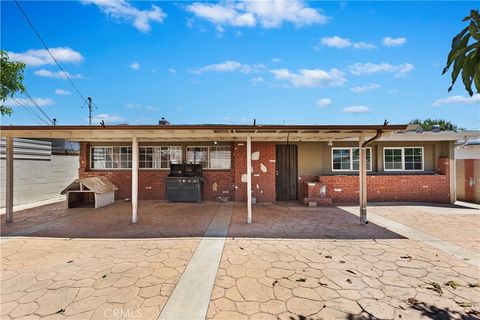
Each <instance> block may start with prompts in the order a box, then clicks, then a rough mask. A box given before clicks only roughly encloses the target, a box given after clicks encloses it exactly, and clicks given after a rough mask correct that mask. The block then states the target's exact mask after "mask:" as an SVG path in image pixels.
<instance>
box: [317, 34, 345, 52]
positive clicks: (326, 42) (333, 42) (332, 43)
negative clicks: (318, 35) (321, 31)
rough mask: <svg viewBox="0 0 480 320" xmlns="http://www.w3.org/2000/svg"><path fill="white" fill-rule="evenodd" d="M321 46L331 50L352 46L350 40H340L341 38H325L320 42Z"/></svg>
mask: <svg viewBox="0 0 480 320" xmlns="http://www.w3.org/2000/svg"><path fill="white" fill-rule="evenodd" d="M320 44H321V45H322V46H326V47H330V48H338V49H342V48H348V47H350V46H351V45H352V42H351V41H350V39H344V38H340V37H339V36H333V37H324V38H322V39H321V40H320Z"/></svg>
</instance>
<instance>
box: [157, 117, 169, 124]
mask: <svg viewBox="0 0 480 320" xmlns="http://www.w3.org/2000/svg"><path fill="white" fill-rule="evenodd" d="M158 124H159V125H161V126H166V125H169V124H170V122H168V121H167V119H165V118H164V117H162V119H160V121H158Z"/></svg>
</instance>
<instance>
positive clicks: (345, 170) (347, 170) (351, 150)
mask: <svg viewBox="0 0 480 320" xmlns="http://www.w3.org/2000/svg"><path fill="white" fill-rule="evenodd" d="M353 149H359V147H333V148H331V151H330V165H331V168H332V172H359V170H356V169H353ZM366 149H368V150H370V169H369V168H367V171H372V167H373V163H372V148H371V147H367V148H366ZM334 150H350V169H334V168H333V151H334ZM367 163H368V160H367Z"/></svg>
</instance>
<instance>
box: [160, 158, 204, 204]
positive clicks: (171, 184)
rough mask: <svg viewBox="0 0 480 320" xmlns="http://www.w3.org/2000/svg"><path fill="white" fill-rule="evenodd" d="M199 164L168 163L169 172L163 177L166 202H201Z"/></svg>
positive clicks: (201, 180)
mask: <svg viewBox="0 0 480 320" xmlns="http://www.w3.org/2000/svg"><path fill="white" fill-rule="evenodd" d="M204 182H206V180H205V179H204V178H203V177H202V165H201V164H178V163H171V164H170V174H169V175H168V177H167V178H166V179H165V187H166V188H165V189H166V193H165V194H166V200H167V201H168V202H201V201H202V184H203V183H204Z"/></svg>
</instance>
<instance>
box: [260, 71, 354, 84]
mask: <svg viewBox="0 0 480 320" xmlns="http://www.w3.org/2000/svg"><path fill="white" fill-rule="evenodd" d="M270 72H271V73H272V74H273V75H274V77H275V79H277V80H286V81H288V82H290V83H291V84H292V85H293V86H294V87H338V86H342V85H343V84H344V83H345V82H346V81H347V79H345V77H344V74H343V72H341V71H340V70H338V69H335V68H334V69H330V70H329V71H325V70H320V69H302V70H299V72H298V73H294V72H290V71H289V70H288V69H276V70H270Z"/></svg>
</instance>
